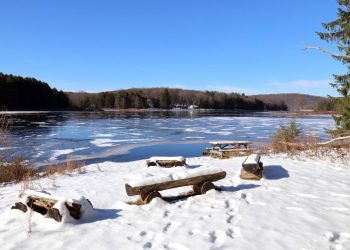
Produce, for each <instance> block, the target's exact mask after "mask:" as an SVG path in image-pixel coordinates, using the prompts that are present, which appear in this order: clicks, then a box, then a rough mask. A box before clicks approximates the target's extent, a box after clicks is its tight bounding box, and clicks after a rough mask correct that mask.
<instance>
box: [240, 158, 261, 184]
mask: <svg viewBox="0 0 350 250" xmlns="http://www.w3.org/2000/svg"><path fill="white" fill-rule="evenodd" d="M262 172H263V163H262V162H261V161H260V155H258V154H252V155H249V156H248V157H247V158H246V159H245V160H244V162H243V163H242V170H241V174H240V177H241V179H245V180H260V179H261V178H262Z"/></svg>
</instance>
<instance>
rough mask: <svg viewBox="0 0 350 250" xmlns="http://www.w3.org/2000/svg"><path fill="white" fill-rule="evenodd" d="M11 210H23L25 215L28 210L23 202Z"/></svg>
mask: <svg viewBox="0 0 350 250" xmlns="http://www.w3.org/2000/svg"><path fill="white" fill-rule="evenodd" d="M11 209H19V210H21V211H23V212H25V213H26V212H27V210H28V208H27V206H26V205H25V204H23V203H22V202H16V203H15V205H13V206H12V207H11Z"/></svg>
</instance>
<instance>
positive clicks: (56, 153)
mask: <svg viewBox="0 0 350 250" xmlns="http://www.w3.org/2000/svg"><path fill="white" fill-rule="evenodd" d="M84 149H87V148H68V149H56V150H52V152H53V154H52V156H51V159H54V158H56V157H58V156H61V155H67V154H71V153H73V152H76V151H79V150H84Z"/></svg>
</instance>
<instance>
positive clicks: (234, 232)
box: [226, 227, 242, 239]
mask: <svg viewBox="0 0 350 250" xmlns="http://www.w3.org/2000/svg"><path fill="white" fill-rule="evenodd" d="M226 235H227V236H228V237H230V238H231V239H234V238H239V237H241V236H242V234H241V230H240V229H239V227H234V228H229V229H227V230H226Z"/></svg>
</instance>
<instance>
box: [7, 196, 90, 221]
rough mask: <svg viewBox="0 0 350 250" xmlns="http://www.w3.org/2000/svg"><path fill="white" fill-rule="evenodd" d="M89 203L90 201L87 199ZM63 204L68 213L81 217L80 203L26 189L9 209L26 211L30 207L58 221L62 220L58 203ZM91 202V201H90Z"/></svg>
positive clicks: (75, 217)
mask: <svg viewBox="0 0 350 250" xmlns="http://www.w3.org/2000/svg"><path fill="white" fill-rule="evenodd" d="M88 202H89V203H90V201H88ZM60 203H62V204H64V206H65V208H66V209H67V210H68V212H69V215H70V216H71V217H73V218H74V219H76V220H78V219H80V217H81V207H82V205H81V204H79V203H78V202H75V201H73V200H72V199H66V198H60V197H55V196H51V195H50V194H45V193H40V192H35V191H31V190H28V191H27V193H25V196H24V197H22V198H21V200H20V201H19V202H16V203H15V205H14V206H12V207H11V209H19V210H21V211H23V212H27V211H28V210H29V209H32V210H33V211H35V212H38V213H40V214H42V215H45V216H46V217H47V218H52V219H54V220H56V221H58V222H61V221H62V217H63V216H62V214H61V212H60V210H61V209H60V205H62V204H60ZM90 204H91V203H90Z"/></svg>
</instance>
